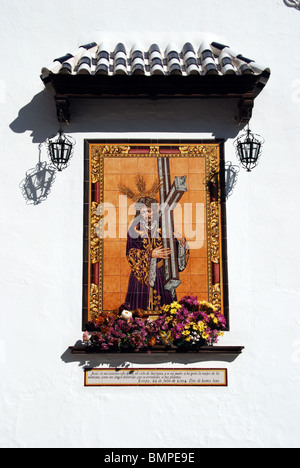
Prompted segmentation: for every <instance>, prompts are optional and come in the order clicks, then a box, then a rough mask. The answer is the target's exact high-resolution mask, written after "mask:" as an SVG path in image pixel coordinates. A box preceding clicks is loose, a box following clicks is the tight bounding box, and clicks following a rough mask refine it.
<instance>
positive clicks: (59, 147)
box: [47, 127, 75, 172]
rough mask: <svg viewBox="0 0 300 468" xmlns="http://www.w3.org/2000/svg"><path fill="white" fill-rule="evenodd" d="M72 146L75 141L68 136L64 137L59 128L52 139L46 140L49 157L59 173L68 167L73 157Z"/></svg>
mask: <svg viewBox="0 0 300 468" xmlns="http://www.w3.org/2000/svg"><path fill="white" fill-rule="evenodd" d="M74 145H75V140H73V138H72V137H70V136H69V135H68V136H66V135H65V134H64V132H63V130H62V128H61V127H60V129H59V131H58V134H57V135H56V136H55V137H54V138H49V139H48V140H47V148H48V154H49V157H50V159H51V162H52V164H53V165H54V166H55V167H56V169H57V170H58V171H60V172H61V171H62V170H63V169H65V168H66V167H67V166H68V164H69V161H70V159H71V157H72V156H73V151H74Z"/></svg>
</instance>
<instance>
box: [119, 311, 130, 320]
mask: <svg viewBox="0 0 300 468" xmlns="http://www.w3.org/2000/svg"><path fill="white" fill-rule="evenodd" d="M121 317H122V318H123V319H124V320H127V322H129V320H130V319H132V312H130V311H129V310H123V312H122V314H121Z"/></svg>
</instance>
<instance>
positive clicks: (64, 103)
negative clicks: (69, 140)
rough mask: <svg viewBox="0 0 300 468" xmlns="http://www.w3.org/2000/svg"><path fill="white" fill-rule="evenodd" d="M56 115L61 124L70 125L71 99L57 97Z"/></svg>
mask: <svg viewBox="0 0 300 468" xmlns="http://www.w3.org/2000/svg"><path fill="white" fill-rule="evenodd" d="M55 104H56V114H57V119H58V121H59V122H60V123H66V124H68V125H69V124H70V119H71V114H70V99H69V98H68V97H67V96H59V95H56V96H55Z"/></svg>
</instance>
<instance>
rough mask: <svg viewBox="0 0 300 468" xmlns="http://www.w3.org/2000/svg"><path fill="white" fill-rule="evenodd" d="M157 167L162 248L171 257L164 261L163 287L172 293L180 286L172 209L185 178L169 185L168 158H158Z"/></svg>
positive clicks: (184, 186)
mask: <svg viewBox="0 0 300 468" xmlns="http://www.w3.org/2000/svg"><path fill="white" fill-rule="evenodd" d="M157 165H158V175H159V180H162V181H163V183H162V185H161V188H160V209H161V225H162V240H163V245H164V248H168V249H170V250H171V256H170V257H169V258H167V259H165V260H164V264H165V286H164V287H165V289H167V290H168V291H171V292H172V293H173V292H174V291H175V289H176V288H178V286H180V284H181V281H180V279H179V268H178V255H177V246H176V243H177V240H176V238H175V236H174V209H175V208H176V205H177V203H179V201H180V200H181V198H182V197H183V195H184V194H185V192H187V186H186V176H183V177H175V178H174V182H173V184H172V185H171V174H170V161H169V158H167V157H165V158H158V159H157Z"/></svg>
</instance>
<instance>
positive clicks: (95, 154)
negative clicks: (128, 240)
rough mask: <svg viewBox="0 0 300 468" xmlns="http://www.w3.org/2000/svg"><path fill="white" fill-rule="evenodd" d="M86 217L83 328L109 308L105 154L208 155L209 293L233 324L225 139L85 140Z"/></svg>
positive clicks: (209, 297) (134, 155) (189, 156)
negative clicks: (103, 229)
mask: <svg viewBox="0 0 300 468" xmlns="http://www.w3.org/2000/svg"><path fill="white" fill-rule="evenodd" d="M133 147H143V148H145V147H147V148H148V153H145V154H142V153H139V154H138V155H137V154H131V153H130V151H131V149H132V148H133ZM170 147H172V148H176V149H177V151H176V153H172V152H169V153H168V154H161V153H160V150H161V149H162V148H170ZM85 149H86V150H85V162H86V166H85V220H87V223H88V225H87V226H85V227H86V229H87V235H86V237H85V244H84V245H85V248H84V252H85V258H84V265H85V269H84V295H83V296H84V298H83V329H86V324H87V322H88V321H90V320H92V319H93V318H95V317H97V316H98V315H101V314H103V313H106V312H108V311H103V264H104V256H103V244H104V241H103V239H100V238H99V237H98V235H97V226H98V225H99V223H100V224H101V216H99V214H98V212H97V211H98V206H99V205H100V204H101V203H103V202H104V158H132V157H135V158H136V157H138V158H143V157H145V158H149V157H151V158H157V157H170V158H205V168H206V181H207V190H206V226H207V272H208V297H207V300H208V301H209V302H211V303H213V304H214V305H215V306H216V307H217V308H218V309H219V310H221V311H222V312H223V314H224V315H225V316H226V319H227V323H228V329H229V306H228V279H227V278H228V275H227V248H226V238H227V236H226V204H225V198H226V197H225V182H224V173H225V170H224V142H223V141H216V140H213V141H204V142H196V143H188V142H184V143H180V142H179V143H174V142H172V141H170V142H168V143H159V142H158V143H157V144H151V143H144V142H138V141H134V142H132V143H126V144H122V143H114V142H112V143H108V142H99V141H86V142H85ZM210 183H214V184H215V186H216V187H217V197H216V199H213V198H212V194H211V191H210V189H209V187H210ZM95 184H98V187H99V193H98V200H97V202H96V201H95V200H93V196H92V192H93V189H92V186H94V185H95ZM93 266H94V268H95V266H97V273H98V282H97V283H98V284H96V283H95V282H93V280H92V268H93ZM214 266H216V268H217V269H218V271H219V274H218V278H219V281H215V279H214V269H215V267H214Z"/></svg>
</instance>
